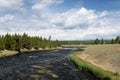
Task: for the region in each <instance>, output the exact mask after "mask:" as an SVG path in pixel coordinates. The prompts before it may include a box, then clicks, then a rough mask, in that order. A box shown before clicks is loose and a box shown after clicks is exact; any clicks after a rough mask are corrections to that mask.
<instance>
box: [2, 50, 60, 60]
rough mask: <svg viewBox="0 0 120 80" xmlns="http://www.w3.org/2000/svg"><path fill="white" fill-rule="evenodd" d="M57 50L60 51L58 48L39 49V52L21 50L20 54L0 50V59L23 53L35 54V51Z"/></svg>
mask: <svg viewBox="0 0 120 80" xmlns="http://www.w3.org/2000/svg"><path fill="white" fill-rule="evenodd" d="M57 49H60V48H47V49H39V50H36V49H31V50H28V49H21V53H18V51H13V50H1V51H0V58H4V57H8V56H14V55H17V54H22V53H25V52H36V51H44V50H57Z"/></svg>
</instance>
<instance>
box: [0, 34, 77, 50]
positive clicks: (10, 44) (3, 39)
mask: <svg viewBox="0 0 120 80" xmlns="http://www.w3.org/2000/svg"><path fill="white" fill-rule="evenodd" d="M50 39H51V36H50V37H49V38H48V39H47V38H43V37H38V36H34V37H31V36H28V35H27V34H26V33H24V34H23V35H19V34H14V35H11V34H8V33H7V34H6V35H0V50H5V49H7V50H16V51H19V52H20V50H21V49H24V48H25V49H28V50H30V49H31V48H34V49H39V48H42V49H46V48H56V47H60V46H61V45H72V44H74V45H75V44H79V42H70V41H58V40H54V41H53V40H50Z"/></svg>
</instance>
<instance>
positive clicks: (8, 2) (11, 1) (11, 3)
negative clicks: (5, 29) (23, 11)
mask: <svg viewBox="0 0 120 80" xmlns="http://www.w3.org/2000/svg"><path fill="white" fill-rule="evenodd" d="M22 5H23V0H0V10H2V11H5V10H14V9H18V8H20V7H21V6H22Z"/></svg>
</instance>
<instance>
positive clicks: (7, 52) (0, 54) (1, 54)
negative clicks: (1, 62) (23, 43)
mask: <svg viewBox="0 0 120 80" xmlns="http://www.w3.org/2000/svg"><path fill="white" fill-rule="evenodd" d="M16 54H18V51H11V50H2V51H0V58H3V57H7V56H13V55H16Z"/></svg>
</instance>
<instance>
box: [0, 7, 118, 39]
mask: <svg viewBox="0 0 120 80" xmlns="http://www.w3.org/2000/svg"><path fill="white" fill-rule="evenodd" d="M117 15H120V12H119V11H116V12H108V11H102V12H96V11H95V10H92V9H86V8H80V9H71V10H68V11H66V12H63V13H53V15H48V14H42V13H40V14H39V15H38V14H32V16H30V17H21V16H17V15H10V14H7V15H4V16H1V17H0V32H1V33H3V34H5V32H9V33H11V34H12V33H15V32H16V33H20V34H23V33H24V32H26V33H28V34H29V35H31V36H34V35H38V36H43V37H48V36H49V35H51V36H52V39H59V40H80V39H95V38H106V39H108V38H113V37H116V36H117V35H119V34H120V23H119V21H120V16H117ZM108 36H109V37H108Z"/></svg>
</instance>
